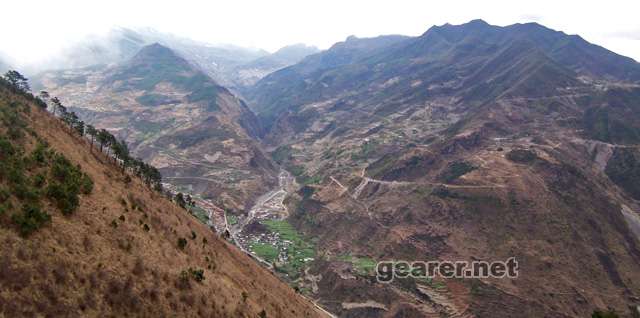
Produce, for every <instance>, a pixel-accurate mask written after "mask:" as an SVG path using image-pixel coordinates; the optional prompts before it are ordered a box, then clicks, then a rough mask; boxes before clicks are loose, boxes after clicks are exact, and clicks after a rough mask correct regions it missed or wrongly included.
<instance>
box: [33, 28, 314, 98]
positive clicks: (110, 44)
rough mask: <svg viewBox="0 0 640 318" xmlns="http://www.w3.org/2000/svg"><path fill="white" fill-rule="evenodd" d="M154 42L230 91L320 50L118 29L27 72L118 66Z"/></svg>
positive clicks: (68, 49) (148, 30)
mask: <svg viewBox="0 0 640 318" xmlns="http://www.w3.org/2000/svg"><path fill="white" fill-rule="evenodd" d="M153 43H159V44H162V45H164V46H167V47H170V48H171V49H172V50H174V51H176V53H177V54H179V55H180V56H181V57H183V58H185V59H186V60H187V61H189V63H191V64H193V65H194V66H196V67H198V68H199V69H200V70H202V71H203V72H205V73H206V74H207V75H208V76H210V77H212V78H213V79H215V80H216V81H217V82H219V83H220V84H222V85H224V86H226V87H230V88H236V87H243V86H246V85H250V84H253V83H254V82H255V81H257V80H258V79H260V78H262V77H263V76H264V75H266V74H268V73H271V72H273V71H276V70H278V69H281V68H283V67H286V66H289V65H292V64H295V63H297V62H298V61H299V60H300V59H302V58H303V57H305V56H307V55H309V54H313V53H316V52H317V51H318V49H317V48H315V47H309V46H305V45H304V44H298V45H292V46H287V47H284V48H282V49H281V50H278V51H277V52H275V53H273V54H269V53H268V52H266V51H264V50H260V49H251V48H243V47H239V46H235V45H231V44H209V43H202V42H198V41H194V40H191V39H188V38H184V37H179V36H175V35H172V34H167V33H161V32H158V31H155V30H153V29H135V30H134V29H127V28H117V29H113V30H111V31H110V32H108V33H107V34H106V35H104V36H92V37H88V38H87V39H86V40H83V41H80V42H79V43H75V44H74V45H72V46H70V47H68V48H66V49H65V50H63V52H61V53H60V54H59V55H57V56H55V57H52V58H51V59H48V60H46V61H43V62H40V63H39V64H37V65H30V66H27V67H26V70H25V71H26V72H28V73H32V74H36V73H38V72H42V71H51V70H64V69H78V68H85V67H95V66H104V65H112V64H117V63H121V62H124V61H126V60H127V59H129V58H131V57H133V56H134V55H135V54H136V53H137V52H138V51H139V50H140V49H141V48H142V47H144V46H146V45H149V44H153Z"/></svg>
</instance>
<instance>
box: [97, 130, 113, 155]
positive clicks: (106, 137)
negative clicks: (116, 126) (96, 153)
mask: <svg viewBox="0 0 640 318" xmlns="http://www.w3.org/2000/svg"><path fill="white" fill-rule="evenodd" d="M114 139H115V138H114V137H113V135H111V133H109V132H108V131H107V130H106V129H104V128H103V129H100V131H98V134H97V136H96V140H97V141H98V142H99V143H100V151H101V152H102V150H103V148H104V147H105V146H109V145H110V144H111V141H112V140H114Z"/></svg>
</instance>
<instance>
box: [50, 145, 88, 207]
mask: <svg viewBox="0 0 640 318" xmlns="http://www.w3.org/2000/svg"><path fill="white" fill-rule="evenodd" d="M50 174H51V177H52V179H53V180H52V181H51V182H50V183H49V185H48V186H47V189H46V193H47V196H48V197H49V198H50V199H52V200H53V201H54V202H55V203H56V206H57V207H58V208H59V209H60V210H61V211H62V213H63V214H66V215H68V214H71V213H73V211H75V209H76V208H77V207H78V205H79V203H80V200H79V198H78V195H79V194H80V193H84V194H89V193H91V191H92V190H93V181H92V180H91V178H89V176H88V175H87V174H85V173H83V172H82V171H81V170H80V167H79V166H74V165H72V164H71V162H69V160H67V159H66V158H65V157H64V156H62V155H60V154H56V155H55V156H54V158H53V162H52V164H51V169H50Z"/></svg>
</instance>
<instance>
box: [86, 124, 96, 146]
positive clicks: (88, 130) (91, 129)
mask: <svg viewBox="0 0 640 318" xmlns="http://www.w3.org/2000/svg"><path fill="white" fill-rule="evenodd" d="M85 131H86V133H87V135H89V136H90V137H91V149H93V141H94V139H95V138H96V135H97V134H98V131H97V130H96V127H93V126H92V125H87V127H86V129H85Z"/></svg>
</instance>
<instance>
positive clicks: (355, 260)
mask: <svg viewBox="0 0 640 318" xmlns="http://www.w3.org/2000/svg"><path fill="white" fill-rule="evenodd" d="M337 258H338V260H340V261H343V262H349V263H351V265H352V266H353V269H354V270H355V271H356V273H357V274H358V275H362V276H370V275H373V274H374V273H375V270H376V261H375V260H374V259H372V258H369V257H356V256H352V255H341V256H338V257H337Z"/></svg>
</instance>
